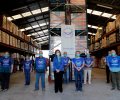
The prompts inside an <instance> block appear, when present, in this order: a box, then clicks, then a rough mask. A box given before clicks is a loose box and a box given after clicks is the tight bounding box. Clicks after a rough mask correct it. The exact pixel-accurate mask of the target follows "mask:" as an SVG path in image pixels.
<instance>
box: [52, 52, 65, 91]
mask: <svg viewBox="0 0 120 100" xmlns="http://www.w3.org/2000/svg"><path fill="white" fill-rule="evenodd" d="M53 71H54V85H55V93H58V91H60V92H61V93H62V92H63V87H62V80H63V73H64V67H63V65H62V57H61V52H60V50H56V51H55V57H54V59H53Z"/></svg>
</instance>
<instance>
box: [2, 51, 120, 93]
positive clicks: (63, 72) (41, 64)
mask: <svg viewBox="0 0 120 100" xmlns="http://www.w3.org/2000/svg"><path fill="white" fill-rule="evenodd" d="M80 54H81V53H80V51H76V52H75V58H70V57H68V55H67V52H64V53H63V55H62V54H61V52H60V50H56V51H55V56H54V58H53V72H54V90H55V93H58V91H59V92H61V93H62V92H63V87H62V84H63V78H64V81H65V83H68V82H69V74H70V73H69V72H70V71H69V67H70V64H72V66H73V67H74V77H75V87H76V91H82V90H83V89H82V87H83V86H82V85H83V83H84V84H87V83H88V84H91V72H92V65H93V62H94V61H93V58H92V57H91V56H90V54H89V53H87V54H86V57H81V56H80ZM13 62H14V61H13V59H12V58H11V57H10V54H9V53H8V52H5V53H4V55H3V56H1V57H0V82H1V90H2V91H5V90H8V89H9V81H10V74H11V73H12V71H13ZM106 64H107V66H108V68H109V70H110V72H111V76H112V77H111V82H112V90H114V89H115V88H116V87H117V89H118V90H120V57H119V56H117V54H116V52H115V50H112V51H110V52H109V55H108V56H107V57H106ZM33 67H34V68H33ZM32 69H34V71H35V73H36V80H35V91H37V90H39V80H40V78H41V88H42V91H45V73H46V71H47V60H46V58H45V57H43V52H42V51H40V52H39V57H36V58H35V61H34V66H33V62H32V60H30V57H29V55H27V56H26V59H25V60H24V62H23V72H24V75H25V85H30V73H31V72H32Z"/></svg>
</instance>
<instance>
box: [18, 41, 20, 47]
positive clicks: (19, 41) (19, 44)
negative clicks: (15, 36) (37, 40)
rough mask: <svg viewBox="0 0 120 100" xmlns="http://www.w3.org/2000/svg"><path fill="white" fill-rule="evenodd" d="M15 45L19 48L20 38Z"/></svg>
mask: <svg viewBox="0 0 120 100" xmlns="http://www.w3.org/2000/svg"><path fill="white" fill-rule="evenodd" d="M17 47H18V48H20V40H17Z"/></svg>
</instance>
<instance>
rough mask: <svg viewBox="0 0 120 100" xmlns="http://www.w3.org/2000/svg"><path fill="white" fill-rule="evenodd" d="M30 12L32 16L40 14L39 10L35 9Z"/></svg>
mask: <svg viewBox="0 0 120 100" xmlns="http://www.w3.org/2000/svg"><path fill="white" fill-rule="evenodd" d="M31 12H32V14H33V15H35V14H39V13H41V10H40V9H36V10H33V11H31Z"/></svg>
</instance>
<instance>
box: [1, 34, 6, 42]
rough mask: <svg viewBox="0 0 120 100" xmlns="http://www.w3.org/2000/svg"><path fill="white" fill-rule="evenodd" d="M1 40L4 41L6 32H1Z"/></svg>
mask: <svg viewBox="0 0 120 100" xmlns="http://www.w3.org/2000/svg"><path fill="white" fill-rule="evenodd" d="M2 42H3V43H6V33H5V32H2Z"/></svg>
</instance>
